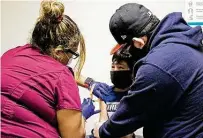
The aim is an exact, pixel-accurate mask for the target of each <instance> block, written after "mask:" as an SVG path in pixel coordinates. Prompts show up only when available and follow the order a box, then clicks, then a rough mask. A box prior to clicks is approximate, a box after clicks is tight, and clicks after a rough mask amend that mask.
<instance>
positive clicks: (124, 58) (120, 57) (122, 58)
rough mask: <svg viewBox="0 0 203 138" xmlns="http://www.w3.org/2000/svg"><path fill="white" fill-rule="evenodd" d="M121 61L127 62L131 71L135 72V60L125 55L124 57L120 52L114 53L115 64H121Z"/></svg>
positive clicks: (113, 60)
mask: <svg viewBox="0 0 203 138" xmlns="http://www.w3.org/2000/svg"><path fill="white" fill-rule="evenodd" d="M121 61H125V62H127V64H128V66H129V68H130V70H131V71H132V70H133V66H134V64H135V61H134V59H133V58H132V57H128V56H125V55H123V54H121V53H119V52H116V53H114V55H113V57H112V62H113V63H114V62H118V63H119V62H121Z"/></svg>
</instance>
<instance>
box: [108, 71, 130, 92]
mask: <svg viewBox="0 0 203 138" xmlns="http://www.w3.org/2000/svg"><path fill="white" fill-rule="evenodd" d="M111 82H112V83H113V84H114V86H115V87H116V88H119V89H125V88H128V87H130V85H131V84H132V72H131V71H130V70H123V71H111Z"/></svg>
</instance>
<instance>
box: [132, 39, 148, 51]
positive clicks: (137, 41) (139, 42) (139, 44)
mask: <svg viewBox="0 0 203 138" xmlns="http://www.w3.org/2000/svg"><path fill="white" fill-rule="evenodd" d="M132 40H133V44H134V46H135V47H136V48H138V49H143V47H144V46H145V44H146V43H147V36H143V37H140V38H137V37H134V38H133V39H132Z"/></svg>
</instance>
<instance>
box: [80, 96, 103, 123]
mask: <svg viewBox="0 0 203 138" xmlns="http://www.w3.org/2000/svg"><path fill="white" fill-rule="evenodd" d="M99 112H100V110H96V111H95V106H94V104H93V100H92V99H90V98H87V99H83V103H82V115H83V117H84V118H85V119H86V120H87V119H88V118H90V117H91V116H92V115H94V114H97V113H99Z"/></svg>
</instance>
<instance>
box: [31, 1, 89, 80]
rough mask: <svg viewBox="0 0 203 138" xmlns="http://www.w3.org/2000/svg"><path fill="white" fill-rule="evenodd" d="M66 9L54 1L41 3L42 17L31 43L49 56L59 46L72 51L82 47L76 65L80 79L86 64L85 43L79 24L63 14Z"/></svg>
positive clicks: (39, 19)
mask: <svg viewBox="0 0 203 138" xmlns="http://www.w3.org/2000/svg"><path fill="white" fill-rule="evenodd" d="M64 8H65V7H64V5H63V4H62V3H61V2H57V1H53V0H52V1H48V0H46V1H42V2H41V7H40V17H39V18H38V20H37V22H36V25H35V27H34V30H33V33H32V38H31V42H30V43H31V44H32V46H33V47H35V48H38V49H40V51H41V52H42V53H44V54H48V55H51V49H52V48H56V47H58V46H62V47H63V48H70V49H71V48H78V47H79V46H80V48H79V49H80V57H79V60H78V62H77V65H76V77H78V75H80V72H81V70H82V67H83V65H84V62H85V55H86V54H85V52H86V51H85V43H84V39H83V36H82V34H81V33H80V30H79V28H78V26H77V24H76V23H75V22H74V21H73V20H72V19H71V18H70V17H69V16H67V15H64V14H63V13H64ZM79 44H80V45H79ZM77 73H78V75H77Z"/></svg>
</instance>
